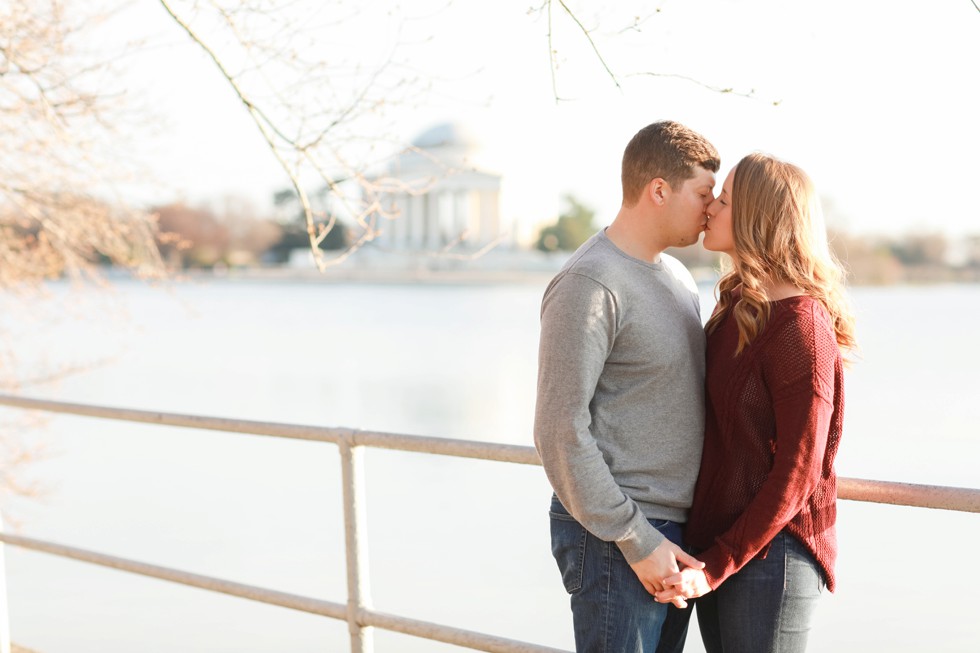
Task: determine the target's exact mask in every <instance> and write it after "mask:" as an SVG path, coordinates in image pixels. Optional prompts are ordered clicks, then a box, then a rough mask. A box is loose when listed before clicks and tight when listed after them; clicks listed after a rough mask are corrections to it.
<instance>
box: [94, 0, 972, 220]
mask: <svg viewBox="0 0 980 653" xmlns="http://www.w3.org/2000/svg"><path fill="white" fill-rule="evenodd" d="M318 4H320V5H321V6H325V7H327V8H328V9H327V10H326V12H328V13H329V14H330V16H334V15H341V14H344V12H352V11H354V8H355V7H357V6H358V3H350V2H346V3H345V2H338V3H336V6H335V5H334V4H333V3H323V2H320V3H318ZM367 4H370V5H371V9H370V10H365V9H360V10H358V11H359V13H358V15H357V17H356V18H355V19H354V20H352V21H351V22H349V23H348V24H347V25H346V26H345V27H344V32H343V34H344V35H345V36H346V37H347V38H348V39H349V40H348V42H346V43H345V44H344V47H346V48H347V50H346V51H347V52H362V53H363V57H364V59H365V60H366V61H368V62H370V61H375V60H377V56H378V54H379V53H386V52H389V51H390V50H391V49H392V47H393V45H394V43H395V41H396V34H397V35H399V38H398V39H397V40H400V41H401V42H402V43H404V44H405V45H404V47H403V48H402V49H401V50H399V52H400V53H401V56H402V57H403V58H405V59H407V60H408V61H410V63H411V65H412V67H413V68H414V69H417V70H418V71H422V72H423V73H424V74H425V75H426V76H427V77H428V78H429V79H431V80H434V81H433V86H432V90H431V92H429V93H428V94H426V95H424V96H421V97H420V98H419V100H418V101H417V102H416V103H415V104H414V105H411V106H402V107H395V108H392V109H391V110H390V115H389V118H390V120H391V130H392V131H393V132H394V133H396V134H398V136H399V137H400V138H402V139H404V140H405V141H406V142H409V141H411V140H412V139H413V138H414V137H415V136H416V135H417V134H418V133H419V132H421V131H423V130H424V129H426V128H427V127H429V126H430V125H432V124H434V123H437V122H444V121H449V120H452V121H459V122H462V123H464V124H467V125H468V126H469V127H470V128H471V129H472V130H473V131H475V132H476V133H477V134H479V135H480V136H481V138H482V139H483V142H484V145H485V147H484V151H483V153H482V159H481V160H482V162H483V163H484V164H485V165H486V166H487V167H489V168H490V169H492V170H494V171H496V172H499V173H501V174H502V175H503V191H502V192H503V196H502V213H503V216H502V217H503V218H504V220H506V221H514V222H515V223H516V224H517V225H518V233H522V234H523V235H524V236H525V237H527V236H528V234H530V233H531V232H532V231H533V229H534V228H535V226H536V225H539V224H540V223H542V222H545V221H550V220H553V219H554V217H555V215H556V212H557V210H558V198H559V196H560V195H561V194H562V193H566V192H569V193H573V194H574V195H576V196H577V197H579V198H580V199H581V200H582V201H584V202H585V203H587V204H589V205H591V206H592V207H593V208H595V209H596V211H597V214H598V215H597V222H598V223H599V224H607V223H608V222H609V221H610V220H611V219H612V218H613V217H614V216H615V213H616V211H617V209H618V207H619V202H620V187H619V165H620V157H621V156H622V150H623V148H624V147H625V145H626V143H627V141H628V140H629V138H630V137H631V136H632V135H633V134H634V133H635V132H636V131H637V130H638V129H640V128H641V127H643V126H644V125H646V124H648V123H650V122H653V121H655V120H660V119H665V118H669V119H674V120H678V121H680V122H683V123H685V124H687V125H689V126H690V127H693V128H694V129H697V130H698V131H701V132H702V133H703V134H704V135H706V136H707V137H708V138H709V139H710V140H712V142H714V143H715V145H716V146H717V147H718V149H719V151H720V153H721V156H722V170H721V173H720V174H719V179H718V185H717V187H716V189H718V188H720V186H721V181H722V180H723V179H724V175H725V174H726V173H727V171H728V169H729V168H730V167H731V166H732V165H734V164H735V163H736V162H737V161H738V159H739V158H741V157H742V156H743V155H744V154H747V153H748V152H751V151H753V150H763V151H766V152H769V153H771V154H774V155H776V156H779V157H782V158H785V159H787V160H790V161H792V162H794V163H796V164H798V165H800V166H801V167H803V168H804V169H805V170H807V171H808V172H809V173H810V175H811V176H812V177H813V179H814V181H815V182H816V184H817V187H818V189H819V191H820V193H821V195H822V196H824V197H825V198H828V199H829V200H830V202H832V205H833V211H832V213H833V214H834V215H836V216H838V218H842V219H843V222H842V226H844V227H846V228H848V229H850V230H851V231H855V232H860V233H867V232H879V233H894V232H900V231H907V230H917V231H941V232H944V233H947V234H949V235H951V236H954V237H955V236H961V235H965V234H968V233H980V208H978V206H980V204H978V203H977V202H976V201H975V200H974V197H973V195H974V190H975V189H976V187H977V184H978V181H980V174H978V173H980V162H978V152H980V126H978V119H977V116H978V115H980V112H978V110H977V108H976V104H977V100H978V99H980V73H978V62H980V11H978V10H977V9H976V7H975V6H974V5H973V4H972V3H971V2H970V0H945V1H944V2H934V3H933V2H931V3H923V2H921V1H916V2H912V1H908V0H897V1H896V0H889V1H884V0H867V1H862V2H852V1H850V0H828V1H824V2H810V3H796V2H785V1H780V0H759V1H751V0H744V1H739V0H701V1H698V0H688V1H684V2H682V1H681V0H666V1H664V2H661V3H659V4H658V5H655V4H653V3H649V2H622V3H616V5H615V7H614V8H613V9H609V8H606V7H604V8H601V9H583V8H582V7H590V6H594V5H590V4H589V3H585V2H578V3H569V6H571V7H573V8H575V9H576V10H577V11H579V13H578V17H579V18H580V19H581V20H582V21H583V23H585V24H586V25H587V26H589V27H594V26H596V25H598V29H597V30H596V31H595V32H594V33H593V36H594V39H595V42H596V45H597V47H598V48H599V49H600V52H601V54H602V55H603V57H604V58H605V60H606V62H607V63H608V64H609V66H610V67H611V69H612V70H613V72H614V73H615V74H616V75H617V78H618V80H619V82H620V85H621V87H620V88H617V87H616V86H615V84H614V83H613V82H612V80H611V79H610V77H609V75H608V74H607V73H606V72H605V71H604V70H603V68H602V65H601V63H600V61H599V60H598V58H597V57H596V56H595V54H594V53H593V52H592V51H591V48H590V46H589V44H588V42H587V41H586V40H585V39H584V37H583V36H582V34H581V32H580V31H579V29H578V27H577V26H576V25H575V24H574V23H572V22H571V20H570V19H569V18H568V17H567V16H566V15H564V14H563V13H561V11H560V10H559V9H558V8H557V6H556V8H555V9H554V16H553V39H554V41H553V43H554V47H555V49H556V50H557V55H556V56H557V60H558V63H559V67H558V70H557V87H558V93H559V95H560V96H562V97H563V98H568V99H567V100H563V101H561V102H556V101H555V96H554V94H553V91H552V79H551V72H550V62H549V57H548V41H547V34H548V26H547V20H546V18H547V15H546V13H535V14H531V13H529V12H528V7H529V4H528V3H505V2H500V3H497V2H480V1H477V0H468V1H456V2H434V1H433V2H426V3H420V2H417V3H408V4H409V5H411V8H410V9H409V10H406V9H404V8H402V9H397V8H396V9H394V10H390V11H389V7H388V3H380V2H379V3H367ZM391 6H393V7H397V6H396V5H393V4H392V5H391ZM420 7H422V8H420ZM658 8H659V11H658ZM407 11H412V12H414V14H413V15H411V16H407V17H406V12H407ZM632 16H641V17H642V20H641V21H640V23H639V24H638V25H636V26H635V27H634V28H632V29H629V28H628V26H629V25H631V17H632ZM320 18H321V19H322V16H321V17H320ZM310 24H311V25H315V20H313V18H312V17H311V23H310ZM109 25H110V27H111V29H112V30H113V32H112V33H113V34H117V35H118V34H121V33H125V34H126V36H127V38H137V37H141V36H144V35H145V38H146V39H147V43H148V44H149V45H151V46H153V47H152V48H150V49H149V50H148V51H147V52H144V53H142V54H137V55H133V56H129V57H126V58H125V59H124V60H122V61H121V65H122V66H123V67H124V70H125V71H126V72H125V75H126V79H127V86H128V93H129V94H132V95H135V96H136V97H138V98H139V100H140V101H141V103H143V104H145V105H148V106H153V107H154V111H155V113H156V114H157V116H158V117H159V122H158V125H159V128H160V129H159V133H158V134H157V135H156V136H150V135H147V134H146V133H143V132H140V134H139V135H138V136H137V137H135V138H136V141H135V143H134V144H135V146H136V147H135V149H136V151H137V152H141V153H143V154H144V155H145V160H146V161H147V162H148V165H149V167H150V169H151V170H152V177H153V178H154V179H156V180H158V181H166V182H168V183H167V186H166V187H165V188H164V187H161V188H159V189H158V190H155V191H153V192H152V193H150V194H151V195H152V194H154V193H157V194H158V195H157V196H158V197H160V198H164V199H166V198H168V197H172V196H174V195H175V194H183V195H184V196H185V197H187V198H188V199H190V200H192V201H198V200H204V199H214V200H217V199H219V198H221V197H222V196H224V195H229V194H230V195H245V196H248V197H252V198H254V199H255V201H256V202H258V203H267V202H268V201H269V198H270V196H271V193H272V191H273V190H275V189H278V188H282V187H285V186H286V185H287V179H286V177H285V175H284V174H283V173H282V172H281V170H280V169H279V168H278V167H277V164H276V162H275V161H274V159H273V158H272V156H271V155H270V154H269V152H268V150H267V148H266V147H265V145H264V143H263V142H262V141H261V139H260V137H259V136H258V132H257V130H256V128H255V126H254V124H253V123H251V122H250V120H249V118H248V117H247V116H246V114H245V113H244V111H243V110H242V108H241V105H240V104H238V101H237V99H236V98H235V97H234V95H233V93H232V91H231V89H230V88H229V87H228V86H227V84H226V83H225V82H224V80H223V79H221V77H220V76H219V73H218V71H217V70H216V69H215V68H214V66H213V64H211V63H210V62H209V61H207V60H206V59H204V57H203V56H202V55H201V54H200V53H199V51H198V50H196V49H195V48H196V47H197V46H195V45H193V44H191V43H190V42H189V40H188V39H187V37H186V36H185V35H184V34H183V33H182V32H181V31H180V30H179V29H178V28H177V26H176V25H175V24H174V23H172V22H171V21H170V19H169V17H168V16H166V14H165V13H164V11H163V9H162V8H161V7H160V5H159V3H157V2H155V1H154V0H136V1H135V2H133V3H132V5H131V6H130V7H129V8H128V9H127V10H126V11H124V12H123V13H122V14H121V15H120V16H118V17H117V18H115V19H114V20H113V21H110V23H109ZM623 28H627V29H623ZM311 31H313V36H314V38H316V35H317V32H316V30H311ZM322 34H323V37H322V39H319V40H318V41H317V43H318V44H319V46H318V47H323V48H324V52H326V53H327V54H330V52H331V50H330V48H332V47H338V46H336V45H335V43H334V41H332V40H331V39H332V38H335V37H332V36H331V34H333V33H331V32H329V30H327V29H324V30H323V32H322ZM358 48H360V50H358ZM358 56H361V55H358ZM648 72H653V73H658V74H666V75H677V76H683V77H687V78H692V79H696V80H697V81H698V82H700V83H701V84H704V85H708V86H711V87H715V88H731V89H733V91H734V92H733V93H727V94H726V93H719V92H717V91H715V90H710V89H708V88H705V87H704V86H702V85H700V84H698V83H693V82H691V81H686V80H684V79H680V78H678V77H664V76H657V77H654V76H650V75H646V74H643V73H648ZM321 83H322V82H321ZM331 83H333V82H331ZM309 87H310V91H311V92H312V93H317V92H319V91H321V90H322V89H321V88H318V86H317V82H315V81H314V82H311V83H310V85H309ZM752 91H754V93H753V97H751V98H747V97H743V96H742V95H740V94H741V93H750V92H752ZM774 101H778V105H775V106H774V104H773V102H774Z"/></svg>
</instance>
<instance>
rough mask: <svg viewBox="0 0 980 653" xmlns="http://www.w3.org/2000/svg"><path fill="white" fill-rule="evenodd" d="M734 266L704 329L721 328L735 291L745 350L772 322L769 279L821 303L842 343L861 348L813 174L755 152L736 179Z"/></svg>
mask: <svg viewBox="0 0 980 653" xmlns="http://www.w3.org/2000/svg"><path fill="white" fill-rule="evenodd" d="M730 199H731V207H732V235H733V237H734V243H735V256H734V258H733V266H732V269H731V270H730V271H729V272H728V273H726V274H725V275H724V276H723V277H722V278H721V280H720V281H719V282H718V306H717V308H716V310H715V312H714V314H713V315H712V316H711V319H710V320H708V323H707V325H706V326H705V330H706V331H707V332H708V333H711V332H712V331H714V330H715V329H716V328H717V327H718V324H719V322H720V321H721V318H722V316H723V315H724V313H725V309H727V308H728V307H729V306H731V304H732V302H733V297H734V294H733V293H734V291H735V290H736V289H737V288H741V297H740V298H739V299H738V301H737V302H735V306H734V308H733V309H732V312H733V314H734V317H735V321H736V323H737V324H738V347H737V348H736V351H735V354H736V355H738V354H739V353H741V352H742V350H743V349H745V347H746V345H748V344H749V343H750V342H752V340H754V339H755V337H756V336H758V335H759V333H760V332H761V331H762V329H763V327H764V326H765V324H766V321H767V320H768V319H769V304H768V302H769V297H768V296H767V295H766V291H765V286H766V284H767V283H778V282H787V283H790V284H792V285H794V286H796V287H797V288H800V289H801V290H802V291H803V292H804V293H805V294H807V295H809V296H810V297H813V298H814V299H816V300H817V301H819V302H820V303H821V304H823V306H824V307H825V308H826V309H827V313H828V314H829V315H830V319H831V322H832V324H833V325H834V332H835V335H836V337H837V344H838V345H839V346H840V347H841V349H844V350H854V349H856V346H857V341H856V340H855V338H854V318H853V316H852V314H851V312H850V309H849V307H848V305H847V302H846V300H845V297H844V289H843V285H844V281H843V280H844V271H843V269H842V268H841V266H840V264H839V263H838V262H837V260H836V259H835V258H834V256H833V254H832V253H831V251H830V247H829V245H828V243H827V230H826V227H825V226H824V221H823V213H822V211H821V210H820V202H819V200H818V198H817V193H816V190H815V189H814V186H813V182H812V181H811V180H810V177H809V176H808V175H807V174H806V173H805V172H803V170H801V169H800V168H798V167H797V166H795V165H793V164H791V163H786V162H785V161H780V160H778V159H775V158H773V157H771V156H767V155H765V154H759V153H754V154H749V155H748V156H746V157H745V158H743V159H742V160H741V161H739V162H738V165H737V166H736V167H735V175H734V179H733V181H732V197H731V198H730Z"/></svg>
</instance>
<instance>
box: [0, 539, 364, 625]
mask: <svg viewBox="0 0 980 653" xmlns="http://www.w3.org/2000/svg"><path fill="white" fill-rule="evenodd" d="M0 542H4V543H6V544H10V545H11V546H19V547H21V548H24V549H31V550H34V551H41V552H43V553H48V554H51V555H56V556H61V557H63V558H71V559H73V560H81V561H82V562H88V563H91V564H93V565H99V566H102V567H110V568H112V569H117V570H119V571H127V572H130V573H133V574H139V575H140V576H150V577H152V578H158V579H160V580H166V581H170V582H172V583H178V584H180V585H189V586H191V587H197V588H200V589H204V590H209V591H212V592H221V593H222V594H229V595H231V596H237V597H240V598H243V599H250V600H252V601H258V602H260V603H268V604H270V605H278V606H280V607H283V608H291V609H293V610H299V611H301V612H309V613H311V614H317V615H321V616H324V617H332V618H333V619H341V620H346V619H347V606H346V605H344V604H342V603H333V602H330V601H322V600H319V599H312V598H309V597H306V596H300V595H297V594H288V593H286V592H278V591H275V590H270V589H265V588H263V587H256V586H254V585H245V584H243V583H236V582H234V581H230V580H224V579H221V578H213V577H211V576H202V575H200V574H192V573H190V572H186V571H180V570H179V569H171V568H169V567H160V566H157V565H151V564H147V563H145V562H138V561H136V560H129V559H126V558H118V557H116V556H111V555H106V554H104V553H96V552H95V551H89V550H87V549H79V548H76V547H72V546H65V545H64V544H57V543H54V542H47V541H45V540H38V539H34V538H31V537H23V536H21V535H10V534H8V533H0Z"/></svg>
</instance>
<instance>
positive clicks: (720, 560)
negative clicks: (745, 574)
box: [694, 544, 737, 590]
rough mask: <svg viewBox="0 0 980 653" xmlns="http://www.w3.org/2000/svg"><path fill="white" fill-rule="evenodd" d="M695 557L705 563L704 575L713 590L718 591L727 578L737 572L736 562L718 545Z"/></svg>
mask: <svg viewBox="0 0 980 653" xmlns="http://www.w3.org/2000/svg"><path fill="white" fill-rule="evenodd" d="M694 557H695V558H697V559H698V560H700V561H701V562H703V563H704V575H705V578H707V580H708V585H709V586H710V587H711V589H712V590H716V589H718V586H719V585H721V584H722V583H723V582H724V581H725V579H726V578H728V577H729V576H731V575H732V574H734V573H735V572H736V571H737V570H736V569H735V561H734V560H732V558H731V556H729V555H728V554H726V553H725V552H724V550H723V549H722V548H721V547H720V546H718V545H717V544H716V545H715V546H713V547H711V548H710V549H706V550H705V551H702V552H701V553H699V554H697V555H695V556H694Z"/></svg>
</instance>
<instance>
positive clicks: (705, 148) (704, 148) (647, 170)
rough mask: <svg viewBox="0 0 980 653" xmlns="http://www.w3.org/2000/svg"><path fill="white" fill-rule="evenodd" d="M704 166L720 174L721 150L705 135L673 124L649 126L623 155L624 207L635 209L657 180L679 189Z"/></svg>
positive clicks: (657, 123)
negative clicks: (696, 169) (697, 168)
mask: <svg viewBox="0 0 980 653" xmlns="http://www.w3.org/2000/svg"><path fill="white" fill-rule="evenodd" d="M697 166H700V167H702V168H704V169H705V170H710V171H711V172H718V168H720V167H721V159H720V157H719V156H718V150H716V149H715V146H714V145H712V144H711V143H709V142H708V139H706V138H705V137H704V136H702V135H701V134H699V133H697V132H696V131H693V130H691V129H688V128H687V127H685V126H684V125H682V124H680V123H677V122H674V121H672V120H662V121H660V122H655V123H653V124H651V125H647V126H646V127H644V128H643V129H641V130H640V131H638V132H637V133H636V135H635V136H634V137H633V138H632V140H630V142H629V145H627V146H626V151H625V152H623V205H624V206H635V205H636V203H637V202H639V201H640V194H641V193H642V192H643V189H644V188H645V187H646V185H647V184H649V183H650V182H651V181H652V180H654V179H656V178H657V177H659V178H661V179H663V180H664V181H666V182H667V183H668V184H670V186H671V187H672V188H677V187H679V186H680V185H681V184H683V183H684V181H685V180H687V179H690V178H691V177H693V176H694V168H695V167H697Z"/></svg>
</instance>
